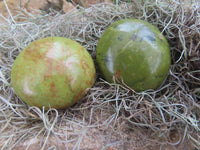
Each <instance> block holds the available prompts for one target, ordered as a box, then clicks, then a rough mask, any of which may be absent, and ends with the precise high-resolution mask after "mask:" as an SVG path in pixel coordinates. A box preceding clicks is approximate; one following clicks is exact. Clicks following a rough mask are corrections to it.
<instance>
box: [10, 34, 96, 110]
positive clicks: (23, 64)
mask: <svg viewBox="0 0 200 150" xmlns="http://www.w3.org/2000/svg"><path fill="white" fill-rule="evenodd" d="M95 75H96V72H95V66H94V62H93V60H92V58H91V56H90V54H89V53H88V52H87V50H86V49H85V48H84V47H82V46H81V45H80V44H79V43H77V42H75V41H73V40H71V39H67V38H63V37H48V38H44V39H40V40H37V41H34V42H32V43H31V44H30V45H28V46H27V47H26V48H25V49H24V50H23V51H22V52H21V53H20V54H19V55H18V57H17V58H16V60H15V62H14V64H13V67H12V71H11V83H12V86H13V88H14V91H15V92H16V94H17V95H18V96H19V97H20V98H21V99H22V100H23V101H24V102H25V103H27V104H28V105H30V106H37V107H39V108H42V107H43V106H45V109H48V108H49V107H52V108H56V109H63V108H67V107H69V106H72V105H73V104H75V103H76V102H77V101H79V100H80V99H81V98H82V97H83V96H84V95H85V94H86V91H87V88H90V87H91V86H92V85H93V83H94V81H95Z"/></svg>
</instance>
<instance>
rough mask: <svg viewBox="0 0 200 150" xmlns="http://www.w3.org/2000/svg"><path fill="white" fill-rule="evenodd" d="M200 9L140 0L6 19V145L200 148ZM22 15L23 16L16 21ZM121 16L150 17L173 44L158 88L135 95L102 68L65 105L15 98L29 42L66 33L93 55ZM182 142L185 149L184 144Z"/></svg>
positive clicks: (1, 125) (2, 29)
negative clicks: (17, 68) (16, 73)
mask: <svg viewBox="0 0 200 150" xmlns="http://www.w3.org/2000/svg"><path fill="white" fill-rule="evenodd" d="M199 6H200V5H199V2H198V1H197V2H196V1H191V2H190V3H189V2H185V3H184V2H182V1H180V2H178V1H176V0H170V1H162V0H157V1H153V0H147V1H144V2H142V1H141V2H138V1H137V0H135V1H127V2H123V1H116V4H115V5H112V4H96V5H94V6H92V7H90V8H87V9H83V8H81V7H79V10H76V11H73V12H71V13H67V14H60V13H59V12H52V13H53V14H54V15H51V14H48V15H44V16H33V15H31V14H28V13H27V12H26V11H25V10H24V12H23V13H22V12H21V13H19V15H17V16H12V15H11V14H10V17H9V18H8V19H7V20H6V21H7V23H5V24H0V58H1V59H0V87H1V89H0V133H1V134H0V147H1V148H2V149H12V148H14V149H17V146H18V148H19V149H22V147H23V146H24V149H25V148H27V149H31V146H32V144H33V143H34V142H35V140H37V139H39V141H37V142H35V143H37V146H38V148H36V147H34V149H59V148H60V149H115V148H116V149H150V148H152V149H156V147H155V146H157V147H158V148H160V149H162V148H163V147H164V148H165V146H167V145H168V146H171V148H177V149H183V148H185V149H192V147H191V146H193V149H195V148H196V149H198V148H199V147H200V124H199V122H200V7H199ZM52 11H53V10H52ZM24 14H26V15H24ZM16 17H18V18H19V17H21V18H22V19H23V20H25V21H23V22H17V21H15V20H16ZM123 18H138V19H142V20H146V21H148V22H150V23H152V24H154V25H155V26H157V27H158V28H159V29H160V31H162V33H163V34H164V35H165V37H166V38H167V40H168V41H169V44H170V47H171V56H172V66H171V69H170V72H169V75H168V77H167V80H166V81H165V82H164V83H163V85H162V86H161V87H160V88H158V89H157V90H148V91H144V92H141V93H136V92H135V91H133V90H130V89H129V88H127V87H124V86H121V85H118V84H110V83H107V82H106V81H104V80H103V79H102V78H101V74H100V73H99V72H98V68H97V79H96V82H95V84H94V86H93V88H91V89H90V91H89V93H88V94H87V95H86V96H85V97H84V98H83V100H82V101H81V102H79V103H78V104H76V105H74V106H73V107H70V108H68V109H66V110H55V109H51V108H50V109H49V110H48V111H44V110H40V109H38V108H36V107H28V106H26V105H25V104H24V103H23V102H22V101H21V100H20V99H19V98H18V97H17V96H16V95H15V93H14V91H13V89H12V86H11V84H10V71H11V67H12V64H13V62H14V59H15V58H16V56H17V55H18V54H19V53H20V51H21V50H22V49H23V48H25V47H26V46H27V45H28V44H29V43H30V42H32V41H34V40H36V39H40V38H43V37H48V36H61V37H68V38H71V39H74V40H76V41H77V42H79V43H80V44H81V45H83V46H84V47H85V48H86V49H87V50H88V51H89V52H90V53H91V55H92V57H93V58H94V60H95V50H96V45H97V42H98V40H99V38H100V37H101V34H102V33H103V31H104V30H105V29H106V28H107V27H108V26H109V25H110V24H111V23H112V22H114V21H116V20H119V19H123ZM94 129H96V130H94ZM51 137H53V138H54V142H52V139H51ZM27 139H31V141H29V142H26V141H27ZM188 141H190V142H189V143H188ZM20 143H23V144H21V145H20ZM25 143H26V144H25ZM181 144H182V145H183V147H182V148H180V147H178V145H181ZM19 145H20V146H19ZM63 145H64V146H63ZM91 145H92V146H91ZM154 145H155V146H154Z"/></svg>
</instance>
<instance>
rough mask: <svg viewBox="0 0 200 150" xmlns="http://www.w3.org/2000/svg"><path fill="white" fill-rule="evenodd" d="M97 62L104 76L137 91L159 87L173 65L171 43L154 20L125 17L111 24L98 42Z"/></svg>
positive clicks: (110, 80)
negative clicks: (152, 22) (149, 21)
mask: <svg viewBox="0 0 200 150" xmlns="http://www.w3.org/2000/svg"><path fill="white" fill-rule="evenodd" d="M96 58H97V64H98V66H99V69H100V71H101V73H102V75H103V77H104V78H105V79H106V80H107V81H109V82H114V80H115V81H117V82H118V83H121V84H123V83H125V84H126V85H128V86H129V87H130V88H132V89H134V90H135V91H138V92H140V91H144V90H147V89H156V88H158V87H159V86H160V85H161V84H162V83H163V81H164V80H165V78H166V76H167V74H168V72H169V69H170V65H171V56H170V49H169V44H168V42H167V40H166V38H165V37H164V36H163V35H162V33H161V32H160V31H159V30H158V28H156V27H155V26H153V25H152V24H150V23H148V22H146V21H142V20H138V19H123V20H119V21H117V22H115V23H113V24H112V25H110V26H109V27H108V28H107V29H106V30H105V32H104V33H103V34H102V36H101V38H100V40H99V42H98V44H97V56H96Z"/></svg>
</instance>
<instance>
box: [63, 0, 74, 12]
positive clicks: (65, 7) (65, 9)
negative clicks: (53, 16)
mask: <svg viewBox="0 0 200 150" xmlns="http://www.w3.org/2000/svg"><path fill="white" fill-rule="evenodd" d="M62 9H63V12H64V13H67V12H70V11H72V10H75V6H74V5H73V4H72V3H69V2H67V1H65V0H64V2H63V8H62Z"/></svg>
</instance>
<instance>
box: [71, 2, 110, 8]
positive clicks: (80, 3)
mask: <svg viewBox="0 0 200 150" xmlns="http://www.w3.org/2000/svg"><path fill="white" fill-rule="evenodd" d="M74 2H75V3H76V4H79V5H80V6H82V7H85V8H88V7H91V6H92V5H94V4H98V3H112V0H74Z"/></svg>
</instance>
